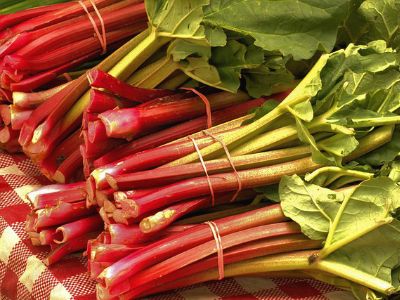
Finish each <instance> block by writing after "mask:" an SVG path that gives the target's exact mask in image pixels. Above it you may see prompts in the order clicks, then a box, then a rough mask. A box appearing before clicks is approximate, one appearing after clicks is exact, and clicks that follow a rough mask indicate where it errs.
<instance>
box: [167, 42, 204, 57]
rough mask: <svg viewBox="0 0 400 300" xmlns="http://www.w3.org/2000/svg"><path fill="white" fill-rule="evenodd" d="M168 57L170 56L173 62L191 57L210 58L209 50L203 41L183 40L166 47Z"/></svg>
mask: <svg viewBox="0 0 400 300" xmlns="http://www.w3.org/2000/svg"><path fill="white" fill-rule="evenodd" d="M167 52H168V55H171V56H172V59H173V60H174V61H175V62H179V61H182V60H185V59H187V58H188V57H189V56H192V57H203V58H210V57H211V48H210V46H209V45H208V44H207V43H205V42H204V41H198V42H195V41H188V40H183V39H177V40H174V41H173V42H172V43H171V44H170V45H169V47H168V51H167Z"/></svg>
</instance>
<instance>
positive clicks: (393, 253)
mask: <svg viewBox="0 0 400 300" xmlns="http://www.w3.org/2000/svg"><path fill="white" fill-rule="evenodd" d="M23 2H24V1H21V3H23ZM58 2H63V3H58V4H54V5H50V6H43V7H37V8H33V9H30V10H22V11H20V12H17V13H15V14H9V15H4V16H0V37H1V38H0V91H1V95H2V96H1V97H2V99H1V104H0V117H1V126H2V127H1V130H0V145H1V146H2V148H4V149H7V150H8V151H20V150H22V151H23V152H24V153H25V154H26V155H28V156H29V157H30V158H31V159H32V160H33V161H34V162H35V163H36V164H37V165H38V167H39V169H40V170H41V172H42V173H43V174H44V175H45V176H46V177H47V178H48V179H50V180H51V181H53V182H54V184H52V185H48V186H44V187H41V188H39V189H38V190H36V191H33V192H31V193H29V194H28V195H27V198H28V200H29V201H30V202H31V205H32V210H31V212H30V214H29V215H28V217H27V222H26V231H27V233H28V235H29V237H30V239H31V241H32V243H33V244H34V245H47V246H50V247H51V252H50V254H49V256H48V257H47V258H46V259H45V263H46V264H48V265H51V264H55V263H59V262H60V260H62V258H63V257H65V256H66V255H68V254H70V253H73V252H83V253H84V255H85V256H86V257H87V259H88V269H89V270H88V271H89V273H90V275H91V278H92V279H93V280H94V281H96V286H97V297H98V298H99V299H136V298H138V297H143V296H148V295H152V294H155V293H159V292H164V291H168V290H172V289H176V288H180V287H185V286H188V285H191V284H196V283H201V282H205V281H208V280H222V279H223V278H226V277H232V276H242V275H248V274H252V275H254V274H262V275H264V276H272V277H276V276H278V277H279V276H291V277H292V276H298V277H300V278H314V279H317V280H321V281H324V282H327V283H330V284H334V285H337V286H339V287H341V288H344V289H348V290H351V291H352V292H353V293H354V295H355V296H356V297H357V298H358V299H378V298H379V297H381V298H384V297H387V296H390V295H393V294H395V293H396V292H397V291H398V290H400V286H399V281H398V278H397V277H398V272H399V271H398V268H399V265H400V258H399V256H398V253H399V251H400V238H399V234H398V232H399V229H400V227H399V224H398V222H399V220H398V208H399V203H398V202H399V201H398V200H397V198H398V197H397V195H398V194H399V193H400V188H399V186H398V185H399V182H400V175H399V174H400V171H399V170H400V167H399V166H400V164H399V161H398V158H399V153H400V127H399V125H398V124H399V123H400V98H399V96H398V94H399V87H400V85H399V78H400V56H399V53H398V52H397V49H399V48H400V43H399V41H400V37H399V34H398V33H397V29H398V26H399V25H398V19H396V18H395V17H394V16H398V14H399V13H400V7H399V6H398V5H397V3H394V2H392V1H383V2H382V1H381V2H380V1H378V0H365V1H350V0H335V1H333V2H330V3H325V2H323V3H322V2H321V3H315V1H311V0H304V1H300V2H299V1H294V0H293V1H292V0H288V1H286V2H285V1H284V2H285V3H282V1H274V0H267V1H261V2H260V1H256V0H254V1H253V0H251V1H246V2H243V1H239V0H233V1H217V0H205V1H197V0H193V1H186V0H185V1H183V0H182V1H168V0H159V1H150V0H149V1H145V2H144V3H143V2H142V1H138V0H121V1H112V0H87V1H80V2H68V1H58ZM254 7H257V9H255V8H254ZM0 9H1V6H0ZM288 37H289V38H288Z"/></svg>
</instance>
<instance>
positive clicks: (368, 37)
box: [359, 0, 400, 49]
mask: <svg viewBox="0 0 400 300" xmlns="http://www.w3.org/2000/svg"><path fill="white" fill-rule="evenodd" d="M359 14H360V15H361V16H362V17H363V19H364V24H366V25H367V29H366V30H365V31H364V32H365V34H364V35H363V36H362V37H361V38H359V40H360V42H361V43H365V42H369V41H373V40H378V39H382V40H385V41H386V42H387V43H388V45H389V47H392V48H395V49H399V48H400V36H399V26H400V3H399V2H398V1H396V0H366V1H364V2H363V3H362V4H361V6H360V8H359ZM364 26H365V25H364Z"/></svg>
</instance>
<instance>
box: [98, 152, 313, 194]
mask: <svg viewBox="0 0 400 300" xmlns="http://www.w3.org/2000/svg"><path fill="white" fill-rule="evenodd" d="M310 151H311V150H310V149H309V147H307V146H300V147H293V148H287V149H282V150H272V151H267V152H262V153H257V154H248V155H241V156H235V157H232V162H233V164H234V165H235V168H236V169H237V170H247V169H252V168H256V167H261V166H269V165H274V164H279V163H283V162H287V161H292V160H296V159H299V158H303V157H305V156H308V155H310ZM205 165H206V168H207V172H208V174H210V175H212V174H218V173H224V172H229V171H231V170H232V166H231V164H230V162H229V160H228V159H226V158H222V159H215V160H209V161H205ZM202 175H204V168H203V165H202V164H201V163H191V164H187V165H185V167H184V168H182V166H172V167H169V166H162V167H160V168H157V169H153V170H145V171H139V172H135V173H127V174H121V175H116V176H112V175H107V176H106V178H107V182H108V184H109V185H110V186H111V187H112V188H113V189H115V190H124V189H127V188H139V187H141V188H146V187H150V186H154V185H156V186H159V185H167V184H171V183H173V182H177V181H180V180H183V179H188V178H193V177H198V176H202Z"/></svg>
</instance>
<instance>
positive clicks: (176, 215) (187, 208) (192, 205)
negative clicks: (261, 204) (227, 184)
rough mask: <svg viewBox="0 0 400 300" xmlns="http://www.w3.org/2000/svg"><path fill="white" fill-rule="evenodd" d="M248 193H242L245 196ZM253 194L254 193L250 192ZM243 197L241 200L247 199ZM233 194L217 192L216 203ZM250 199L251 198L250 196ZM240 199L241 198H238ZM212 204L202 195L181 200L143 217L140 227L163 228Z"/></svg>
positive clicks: (151, 230)
mask: <svg viewBox="0 0 400 300" xmlns="http://www.w3.org/2000/svg"><path fill="white" fill-rule="evenodd" d="M245 194H246V193H242V195H243V196H246V195H245ZM250 195H252V193H250ZM243 196H242V197H241V200H243V199H246V198H243ZM232 197H233V193H232V194H229V193H227V194H217V195H215V198H216V199H215V202H214V205H221V204H225V203H229V202H230V201H231V200H232ZM248 199H250V198H248ZM237 200H239V199H237ZM211 205H212V202H211V198H210V197H202V198H198V199H192V200H189V201H183V202H179V203H177V204H175V205H172V206H170V207H168V208H165V209H163V210H162V211H159V212H157V213H156V214H154V215H151V216H149V217H146V218H143V219H142V220H141V221H140V223H139V226H140V229H141V230H142V231H143V232H144V233H151V232H157V231H160V230H163V229H165V228H167V227H168V226H170V225H171V224H172V223H173V222H175V221H176V220H178V219H180V218H182V217H184V216H185V215H187V214H190V213H191V212H195V211H198V210H200V209H203V208H207V207H210V206H211ZM253 208H254V207H253Z"/></svg>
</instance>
